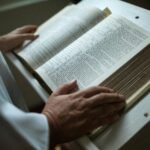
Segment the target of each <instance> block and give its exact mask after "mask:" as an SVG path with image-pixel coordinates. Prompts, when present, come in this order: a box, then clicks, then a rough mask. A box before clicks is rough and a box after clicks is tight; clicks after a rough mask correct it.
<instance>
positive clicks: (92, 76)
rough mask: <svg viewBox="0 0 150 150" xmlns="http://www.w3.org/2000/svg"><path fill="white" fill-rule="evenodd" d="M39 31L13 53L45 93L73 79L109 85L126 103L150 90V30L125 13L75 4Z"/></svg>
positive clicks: (81, 83) (83, 83)
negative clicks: (37, 36) (34, 37)
mask: <svg viewBox="0 0 150 150" xmlns="http://www.w3.org/2000/svg"><path fill="white" fill-rule="evenodd" d="M37 34H39V35H40V36H39V38H37V39H36V40H34V41H32V42H27V43H26V44H24V46H23V48H22V49H21V50H20V51H16V52H15V54H16V55H17V56H18V57H19V59H20V60H21V61H22V62H23V64H25V66H27V68H28V69H29V70H30V71H31V73H33V75H34V76H35V77H36V78H37V80H38V81H39V82H40V83H41V85H43V86H44V88H45V89H46V90H47V91H49V92H51V91H53V90H55V89H56V88H58V87H59V86H60V85H62V84H64V83H66V82H69V81H71V80H74V79H75V80H77V83H78V86H79V89H84V88H87V87H90V86H95V85H102V86H107V87H110V88H113V89H114V90H115V91H117V92H119V93H121V94H123V95H125V96H126V98H127V103H128V106H130V105H131V104H133V103H134V102H136V100H135V99H138V97H139V96H141V93H143V92H145V91H148V90H149V89H150V33H149V32H148V31H146V30H145V29H143V28H141V27H140V26H138V25H136V24H134V23H133V22H131V21H130V20H128V19H127V18H125V17H122V16H119V15H117V14H110V12H109V11H108V9H106V10H104V11H101V10H100V9H98V8H96V7H94V6H88V5H85V4H82V3H79V4H77V5H70V6H67V7H65V8H64V9H63V10H61V11H60V12H59V13H58V14H56V15H55V16H54V17H52V18H50V19H49V20H48V21H46V22H45V23H43V24H42V25H41V26H40V27H39V29H38V30H37Z"/></svg>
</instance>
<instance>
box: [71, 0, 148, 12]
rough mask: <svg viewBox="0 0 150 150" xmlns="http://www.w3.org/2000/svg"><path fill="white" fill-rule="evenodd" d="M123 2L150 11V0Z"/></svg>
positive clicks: (77, 0)
mask: <svg viewBox="0 0 150 150" xmlns="http://www.w3.org/2000/svg"><path fill="white" fill-rule="evenodd" d="M71 1H73V2H74V3H77V2H79V1H80V0H71ZM123 1H126V2H129V3H132V4H135V5H138V6H141V7H143V8H146V9H148V10H150V0H123Z"/></svg>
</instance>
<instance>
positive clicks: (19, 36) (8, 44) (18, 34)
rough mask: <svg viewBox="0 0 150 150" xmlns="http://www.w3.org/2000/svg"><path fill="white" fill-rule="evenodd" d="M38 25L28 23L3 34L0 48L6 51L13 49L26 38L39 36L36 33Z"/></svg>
mask: <svg viewBox="0 0 150 150" xmlns="http://www.w3.org/2000/svg"><path fill="white" fill-rule="evenodd" d="M36 29H37V26H35V25H26V26H23V27H21V28H17V29H16V30H14V31H12V32H10V33H8V34H6V35H3V36H1V37H0V50H2V51H4V52H8V51H11V50H13V49H15V48H17V47H19V46H21V45H22V43H23V42H24V41H25V40H34V39H36V38H37V37H38V35H34V32H35V31H36Z"/></svg>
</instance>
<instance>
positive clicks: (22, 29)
mask: <svg viewBox="0 0 150 150" xmlns="http://www.w3.org/2000/svg"><path fill="white" fill-rule="evenodd" d="M36 30H37V26H36V25H26V26H23V27H20V28H18V29H16V30H14V31H13V32H14V33H17V34H23V33H34V32H35V31H36Z"/></svg>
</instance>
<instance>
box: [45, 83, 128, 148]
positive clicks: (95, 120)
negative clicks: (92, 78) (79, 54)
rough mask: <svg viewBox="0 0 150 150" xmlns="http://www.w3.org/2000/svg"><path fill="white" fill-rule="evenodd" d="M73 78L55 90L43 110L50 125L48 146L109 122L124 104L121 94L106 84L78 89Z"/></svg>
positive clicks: (73, 137) (112, 120)
mask: <svg viewBox="0 0 150 150" xmlns="http://www.w3.org/2000/svg"><path fill="white" fill-rule="evenodd" d="M75 89H77V83H76V81H73V82H71V83H68V84H65V85H63V86H62V87H60V88H59V89H58V90H56V91H55V92H54V93H53V94H52V95H51V96H50V97H49V100H48V102H47V104H46V105H45V108H44V109H43V112H42V113H43V114H45V115H46V116H47V119H48V122H49V126H50V128H51V132H50V139H51V142H50V143H51V144H50V146H51V148H53V146H55V145H56V144H61V143H65V142H69V141H72V140H75V139H77V138H79V137H81V136H83V135H85V134H87V133H89V132H90V131H92V130H94V129H95V128H97V127H99V126H101V125H106V124H111V123H112V122H114V121H115V120H117V119H118V118H119V117H120V114H121V112H122V110H123V109H124V107H125V98H124V96H122V95H120V94H118V93H115V92H114V91H113V90H112V89H110V88H106V87H99V86H96V87H91V88H88V89H85V90H82V91H76V92H73V91H75Z"/></svg>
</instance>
